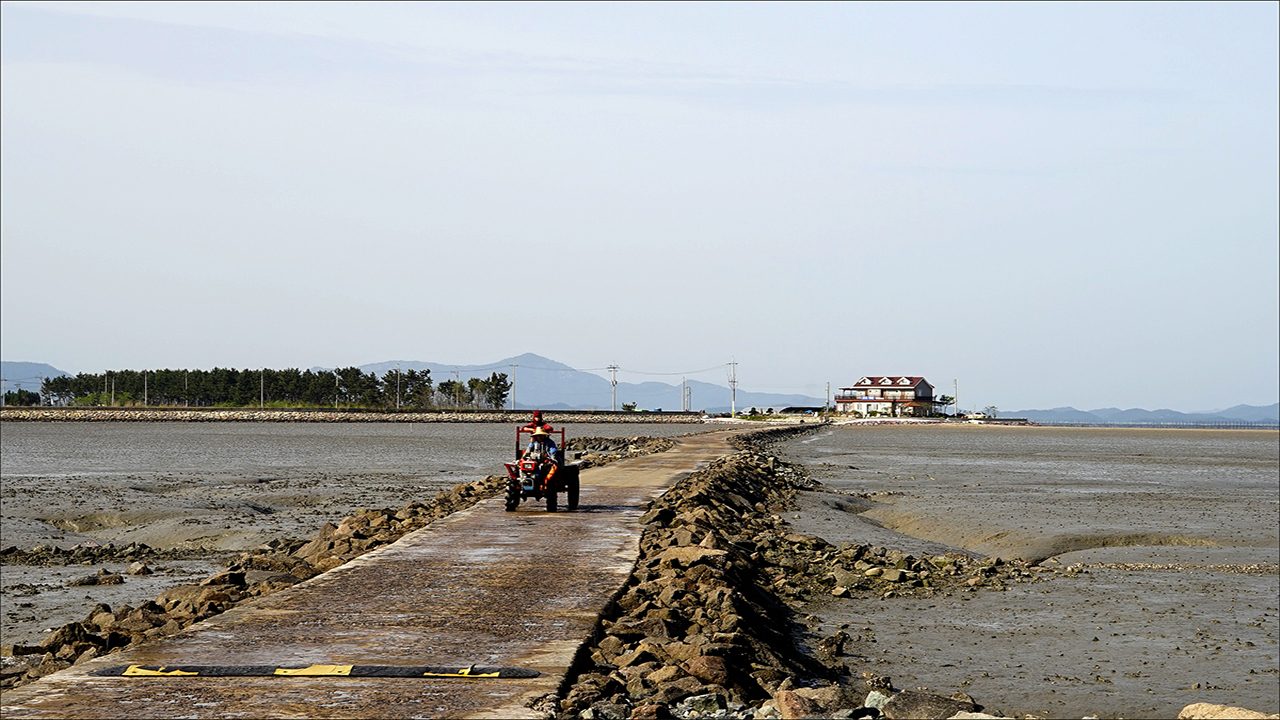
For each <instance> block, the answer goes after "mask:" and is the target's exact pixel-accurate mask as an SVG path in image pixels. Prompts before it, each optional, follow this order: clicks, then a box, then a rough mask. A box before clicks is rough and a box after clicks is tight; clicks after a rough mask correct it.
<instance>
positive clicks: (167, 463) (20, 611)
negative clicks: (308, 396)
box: [0, 422, 704, 644]
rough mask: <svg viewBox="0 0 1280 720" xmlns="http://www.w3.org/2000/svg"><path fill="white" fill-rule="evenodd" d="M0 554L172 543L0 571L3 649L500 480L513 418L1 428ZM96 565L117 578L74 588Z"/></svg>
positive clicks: (651, 427)
mask: <svg viewBox="0 0 1280 720" xmlns="http://www.w3.org/2000/svg"><path fill="white" fill-rule="evenodd" d="M702 429H704V428H702V427H700V426H690V425H661V424H633V425H623V424H598V425H596V424H592V425H574V426H571V429H570V432H569V437H571V438H572V437H586V436H596V437H631V436H639V435H650V436H674V435H683V434H687V433H690V432H696V431H699V430H702ZM0 443H2V447H0V481H2V482H0V497H2V499H3V504H2V505H0V511H2V513H3V518H2V519H0V520H2V522H0V547H3V548H7V547H17V548H20V549H23V550H30V549H31V548H34V547H36V546H38V545H41V544H44V545H56V546H58V547H61V548H68V547H73V546H75V545H77V544H80V543H98V544H101V545H106V544H108V543H112V544H114V545H116V546H124V545H128V544H129V543H142V544H145V545H148V546H151V547H153V548H164V549H177V550H180V551H183V552H180V553H177V554H172V555H171V556H170V557H169V558H166V559H163V560H161V561H152V562H151V565H152V568H151V569H152V570H154V571H155V573H154V574H152V575H129V574H127V573H126V570H127V568H128V566H129V564H130V563H129V562H119V563H112V562H108V563H103V564H95V565H90V566H81V565H69V566H55V567H40V566H31V565H12V564H6V565H5V567H4V573H3V575H2V576H0V620H2V621H3V629H4V642H5V643H6V644H36V643H38V642H39V640H40V639H41V638H42V637H43V632H42V631H44V630H47V629H50V628H56V627H59V626H61V625H64V624H66V623H68V622H72V621H76V620H81V619H83V618H84V616H85V613H87V612H88V611H89V609H90V608H92V607H93V606H94V605H95V604H96V603H106V604H108V605H111V606H113V607H115V606H119V605H123V604H130V605H138V604H140V603H142V602H145V601H147V600H150V599H151V598H153V597H155V596H156V595H158V594H159V593H160V592H162V591H163V590H165V589H167V588H169V587H174V586H177V585H182V584H185V583H190V582H195V581H196V580H198V579H202V578H204V577H207V576H209V575H210V574H212V573H213V572H214V571H215V570H216V569H217V568H218V567H220V566H221V565H222V564H223V563H224V562H225V560H226V559H227V558H229V557H231V556H232V555H233V554H234V553H236V552H238V551H241V550H246V549H249V548H252V547H255V546H257V545H260V544H262V543H264V542H267V541H269V540H273V539H278V538H300V539H301V538H308V537H311V536H313V535H314V534H315V532H316V531H317V530H318V529H319V528H320V526H322V525H323V524H325V523H326V522H334V523H336V522H339V521H341V520H342V518H344V517H346V516H348V515H350V514H351V513H353V512H355V511H356V510H358V509H360V508H384V507H389V508H400V507H403V506H404V505H405V504H406V503H408V502H411V501H414V500H419V501H422V500H428V499H430V498H431V497H433V496H434V495H435V494H436V493H437V492H439V491H441V490H444V489H447V488H451V487H453V486H454V485H455V484H458V483H463V482H470V481H472V480H478V479H480V478H483V477H485V476H486V475H497V474H502V473H503V469H502V461H504V460H509V459H511V456H512V455H513V454H514V426H512V425H509V424H479V423H467V424H443V423H431V424H392V423H375V424H364V423H339V424H312V423H305V424H303V423H299V424H292V423H178V422H156V423H87V422H86V423H18V422H15V423H5V424H4V428H3V433H0ZM102 570H106V571H107V572H109V573H113V574H119V575H121V576H122V577H123V579H124V582H123V583H122V584H119V585H94V586H90V587H82V586H78V585H75V584H74V583H75V581H76V580H79V579H81V578H84V577H86V576H90V575H95V574H97V573H98V572H100V571H102Z"/></svg>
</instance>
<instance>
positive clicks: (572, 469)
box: [564, 465, 579, 511]
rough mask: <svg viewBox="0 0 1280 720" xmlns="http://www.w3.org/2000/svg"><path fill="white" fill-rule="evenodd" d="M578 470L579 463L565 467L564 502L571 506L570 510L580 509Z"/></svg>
mask: <svg viewBox="0 0 1280 720" xmlns="http://www.w3.org/2000/svg"><path fill="white" fill-rule="evenodd" d="M578 471H579V468H578V466H577V465H570V466H569V467H566V468H565V472H566V473H567V475H565V478H564V482H565V499H564V502H565V504H566V505H568V506H569V510H571V511H572V510H577V509H578Z"/></svg>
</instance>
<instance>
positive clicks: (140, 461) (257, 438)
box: [0, 422, 702, 479]
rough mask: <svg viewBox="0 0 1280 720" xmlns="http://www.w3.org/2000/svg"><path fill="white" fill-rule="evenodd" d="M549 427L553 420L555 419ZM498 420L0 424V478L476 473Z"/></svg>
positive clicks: (679, 431) (510, 448)
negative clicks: (441, 421)
mask: <svg viewBox="0 0 1280 720" xmlns="http://www.w3.org/2000/svg"><path fill="white" fill-rule="evenodd" d="M557 427H558V426H557ZM514 429H515V426H514V425H505V424H499V423H412V424H411V423H97V422H95V423H4V424H3V425H0V479H10V478H17V477H45V478H59V477H67V476H84V477H89V476H113V475H130V474H207V475H219V474H237V475H239V474H243V473H245V472H250V471H259V472H263V473H305V472H316V471H324V472H328V473H361V472H396V473H411V472H422V471H424V469H429V470H430V471H432V472H440V471H444V472H448V473H451V474H459V473H461V474H467V473H470V474H473V475H477V476H478V477H483V476H484V475H486V474H489V473H494V472H500V471H501V469H502V465H501V462H502V460H505V459H507V456H508V455H510V454H513V452H514V445H515V440H514V436H515V430H514ZM701 429H702V427H701V426H699V425H686V424H658V423H654V424H642V423H635V424H619V423H602V424H579V425H570V426H567V427H566V437H567V438H574V437H589V436H596V437H631V436H636V435H649V436H654V437H672V436H676V435H684V434H686V433H690V432H697V431H699V430H701Z"/></svg>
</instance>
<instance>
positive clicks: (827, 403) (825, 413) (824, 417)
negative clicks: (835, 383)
mask: <svg viewBox="0 0 1280 720" xmlns="http://www.w3.org/2000/svg"><path fill="white" fill-rule="evenodd" d="M830 407H831V381H830V380H828V381H827V399H826V400H825V401H823V403H822V422H826V421H827V420H828V419H829V417H830V412H829V408H830Z"/></svg>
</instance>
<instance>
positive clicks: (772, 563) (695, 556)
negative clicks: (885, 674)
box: [543, 427, 1033, 719]
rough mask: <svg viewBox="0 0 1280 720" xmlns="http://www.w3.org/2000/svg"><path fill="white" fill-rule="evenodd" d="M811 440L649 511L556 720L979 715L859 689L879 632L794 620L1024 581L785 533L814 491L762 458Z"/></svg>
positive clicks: (720, 467)
mask: <svg viewBox="0 0 1280 720" xmlns="http://www.w3.org/2000/svg"><path fill="white" fill-rule="evenodd" d="M805 431H807V429H805V428H798V427H794V428H779V429H774V430H769V431H764V432H762V433H757V434H754V435H752V436H748V437H746V438H744V439H743V440H741V441H740V442H739V447H740V448H741V450H740V451H739V452H737V453H735V454H733V455H729V456H726V457H723V458H720V459H718V460H716V461H715V462H713V463H712V464H711V465H710V466H709V467H707V468H706V469H704V470H701V471H699V472H696V473H693V474H692V475H690V476H688V477H687V478H685V479H684V480H682V481H680V482H679V483H677V484H676V485H675V486H674V487H672V488H671V489H670V490H669V491H667V492H666V493H665V494H664V495H663V496H662V497H661V498H659V499H658V500H656V501H655V502H654V503H653V504H652V506H651V507H650V508H649V510H648V511H647V512H646V513H645V514H644V515H643V516H642V517H641V522H642V523H644V525H645V526H646V527H645V530H644V533H643V535H642V538H641V557H640V560H639V561H638V563H637V566H636V569H635V571H634V573H633V574H632V576H631V578H630V579H629V580H628V583H627V586H626V588H625V589H624V590H623V591H622V593H621V594H620V595H619V596H618V598H617V599H616V600H615V602H614V603H613V605H612V607H611V609H610V610H609V612H608V613H607V614H606V615H605V616H604V617H603V618H602V620H601V623H600V625H599V627H598V631H597V633H596V636H595V637H594V638H593V640H592V641H591V642H590V643H589V644H588V646H587V647H586V648H585V650H584V652H583V653H582V655H581V656H580V661H579V663H578V664H577V666H576V667H575V669H574V672H573V673H572V674H571V680H570V681H569V682H568V683H567V685H566V689H565V691H564V692H563V693H562V695H561V696H560V697H559V698H557V700H558V703H557V706H556V707H547V709H548V710H549V711H551V712H553V713H554V714H555V715H556V716H558V717H566V718H591V719H594V718H649V717H672V716H674V717H702V716H715V717H736V718H768V717H782V718H795V717H808V716H815V715H821V716H829V717H881V716H883V717H889V718H894V717H951V716H953V715H956V714H957V713H972V712H976V711H977V710H979V709H980V707H979V706H978V705H977V704H975V703H974V702H973V700H972V698H969V697H967V696H955V697H942V696H939V695H935V694H932V693H928V692H920V691H915V690H912V691H895V689H894V688H893V686H892V682H891V681H890V680H889V679H888V678H882V677H878V676H875V675H873V674H867V673H861V674H858V673H856V672H855V667H854V665H853V664H851V660H852V659H853V657H854V655H855V648H856V645H857V644H858V643H859V642H864V641H867V640H868V638H867V637H866V636H867V635H870V634H872V630H871V629H870V628H865V629H863V630H862V631H859V634H857V635H850V634H849V633H848V632H845V631H844V630H841V631H840V632H838V633H836V634H835V635H832V636H831V637H827V638H821V639H818V638H812V637H809V631H808V628H807V626H806V624H805V621H806V618H805V617H804V615H803V606H804V605H805V604H806V602H808V601H811V600H813V599H814V598H816V597H820V596H821V597H826V598H828V599H829V598H831V597H832V596H835V597H853V596H858V595H862V596H868V597H871V596H875V597H893V596H894V595H895V594H911V593H917V592H935V591H937V589H939V588H942V587H947V586H949V587H953V588H960V589H963V590H967V591H976V590H978V589H979V588H983V587H990V586H993V585H998V584H1000V583H1003V582H1009V581H1016V580H1017V579H1021V578H1022V575H1023V573H1024V572H1025V570H1024V569H1023V568H1021V567H1014V566H1011V565H1009V564H1006V563H1002V562H999V561H996V560H989V561H978V560H974V559H972V558H968V557H963V556H948V557H945V558H926V559H917V558H913V557H911V556H909V555H905V554H902V553H895V552H893V551H890V550H885V549H883V548H874V547H869V546H847V545H846V546H844V547H841V548H835V547H832V546H831V545H829V544H828V543H826V541H824V540H822V539H821V538H818V537H813V536H807V535H800V534H796V533H794V532H792V531H791V530H790V528H789V527H788V525H787V523H786V522H785V521H784V520H783V519H782V517H781V515H780V514H779V512H780V511H781V510H782V509H783V508H785V507H787V506H788V505H789V504H790V503H791V500H792V498H793V497H794V494H795V492H796V491H797V490H798V489H801V488H809V487H812V486H813V483H812V482H811V481H810V480H809V479H808V476H807V474H806V473H805V471H804V469H803V468H802V467H799V466H795V465H791V464H788V463H786V462H784V461H782V460H780V459H779V458H777V457H775V456H773V455H770V454H769V453H768V452H766V451H765V450H766V448H767V444H768V443H769V442H771V441H777V440H779V439H780V438H782V437H785V436H788V435H791V434H795V433H798V432H805ZM1027 577H1028V578H1031V577H1033V576H1032V575H1030V574H1028V575H1027ZM871 641H872V642H873V641H874V640H871ZM543 707H546V706H543ZM920 713H924V714H920Z"/></svg>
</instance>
